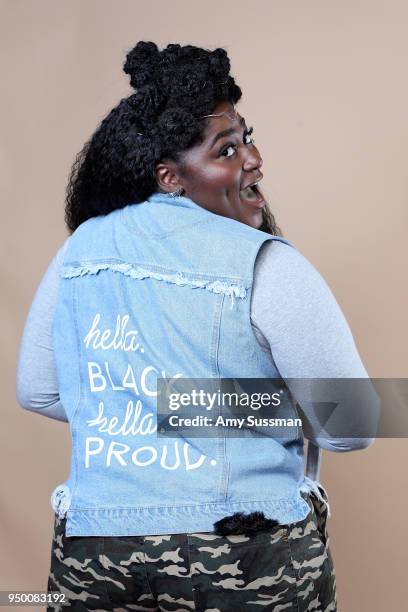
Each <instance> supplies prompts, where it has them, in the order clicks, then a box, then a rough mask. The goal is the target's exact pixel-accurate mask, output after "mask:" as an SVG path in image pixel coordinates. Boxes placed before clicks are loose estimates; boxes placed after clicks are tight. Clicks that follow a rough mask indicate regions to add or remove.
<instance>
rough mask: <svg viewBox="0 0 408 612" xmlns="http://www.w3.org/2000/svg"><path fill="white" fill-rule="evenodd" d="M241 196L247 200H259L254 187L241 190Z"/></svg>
mask: <svg viewBox="0 0 408 612" xmlns="http://www.w3.org/2000/svg"><path fill="white" fill-rule="evenodd" d="M239 194H240V196H241V197H242V198H245V199H246V200H257V199H258V196H257V194H256V193H255V191H254V190H253V189H252V187H246V188H245V189H241V191H240V192H239Z"/></svg>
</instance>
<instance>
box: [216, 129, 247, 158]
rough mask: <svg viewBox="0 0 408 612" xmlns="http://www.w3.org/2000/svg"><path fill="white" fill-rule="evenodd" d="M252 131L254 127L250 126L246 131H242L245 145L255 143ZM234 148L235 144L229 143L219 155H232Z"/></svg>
mask: <svg viewBox="0 0 408 612" xmlns="http://www.w3.org/2000/svg"><path fill="white" fill-rule="evenodd" d="M253 131H254V128H253V127H250V128H249V129H248V130H246V132H244V136H243V142H244V144H245V145H250V144H254V143H255V140H254V139H253V138H252V136H251V134H252V132H253ZM236 150H237V146H236V145H233V144H230V145H228V146H226V147H225V149H223V150H222V151H221V156H222V157H232V156H233V155H234V154H235V152H236Z"/></svg>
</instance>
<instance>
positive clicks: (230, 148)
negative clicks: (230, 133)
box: [221, 145, 235, 157]
mask: <svg viewBox="0 0 408 612" xmlns="http://www.w3.org/2000/svg"><path fill="white" fill-rule="evenodd" d="M228 151H232V153H228ZM234 153H235V145H228V147H225V149H224V150H223V151H222V153H221V155H223V156H224V157H232V156H233V155H234Z"/></svg>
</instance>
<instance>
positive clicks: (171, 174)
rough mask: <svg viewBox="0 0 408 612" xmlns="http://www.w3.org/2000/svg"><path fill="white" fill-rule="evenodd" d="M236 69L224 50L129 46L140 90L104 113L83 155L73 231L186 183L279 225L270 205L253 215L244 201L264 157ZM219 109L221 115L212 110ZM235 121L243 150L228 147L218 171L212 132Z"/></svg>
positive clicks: (192, 191)
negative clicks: (241, 106)
mask: <svg viewBox="0 0 408 612" xmlns="http://www.w3.org/2000/svg"><path fill="white" fill-rule="evenodd" d="M229 70H230V62H229V59H228V56H227V53H226V51H225V50H224V49H215V50H214V51H208V50H206V49H202V48H199V47H193V46H191V45H187V46H184V47H183V46H180V45H176V44H171V45H168V46H167V47H166V48H165V49H163V50H162V51H160V50H159V49H158V48H157V46H156V45H155V44H154V43H152V42H139V43H138V44H137V45H136V46H135V47H134V49H132V50H131V51H130V52H129V53H128V55H127V58H126V62H125V65H124V71H125V72H126V73H127V74H128V75H129V76H130V84H131V86H132V87H133V88H134V89H135V90H136V91H135V93H133V94H132V95H130V96H129V97H128V98H124V99H122V100H121V101H120V102H119V104H118V105H117V106H116V107H115V108H113V109H112V111H111V112H110V113H109V114H108V115H107V116H106V117H105V119H103V121H102V122H101V124H100V125H99V127H98V128H97V130H96V131H95V133H94V134H93V135H92V137H91V138H90V140H89V141H88V142H87V143H86V144H85V146H84V148H83V149H82V151H81V152H80V154H79V155H78V157H77V158H76V160H75V163H74V165H73V168H72V172H71V176H70V180H69V184H68V188H67V203H66V208H65V220H66V223H67V225H68V227H69V229H70V230H71V231H74V230H75V229H76V228H77V227H78V226H79V225H80V224H81V223H82V222H83V221H86V220H87V219H89V218H90V217H94V216H98V215H103V214H107V213H109V212H111V211H113V210H115V209H118V208H123V207H124V206H126V205H127V204H131V203H135V204H136V203H139V202H143V201H144V200H146V198H148V197H149V196H150V195H151V194H152V193H154V192H155V191H174V190H175V189H177V188H178V187H181V188H182V189H183V190H184V194H185V195H186V196H188V197H192V199H195V201H197V203H198V204H200V205H202V206H203V207H205V208H208V209H209V210H213V212H216V213H217V214H222V215H224V216H230V217H232V218H236V219H238V220H240V221H243V222H244V223H248V221H249V223H248V224H249V225H252V226H254V227H259V226H260V221H261V220H262V221H263V226H262V228H261V229H265V230H266V231H275V232H276V231H277V228H276V227H275V226H274V225H273V217H271V216H270V215H268V211H267V210H266V207H264V209H263V212H261V213H259V210H257V211H256V212H252V215H251V214H249V213H248V214H247V215H246V216H245V215H244V216H243V215H242V211H241V213H240V212H239V210H238V208H237V207H238V204H239V202H238V201H237V200H236V197H235V196H236V193H237V191H236V189H237V186H240V187H245V186H247V185H248V184H249V183H253V182H254V181H255V180H256V179H257V178H258V175H259V174H260V170H259V167H260V164H261V163H262V162H261V160H260V157H259V153H258V152H257V150H256V148H255V146H254V145H252V144H247V143H249V141H250V138H249V135H248V134H247V133H246V132H245V133H244V131H245V128H244V127H243V126H242V125H241V123H240V121H239V117H238V118H236V116H235V111H234V105H235V104H236V103H237V102H238V100H239V99H240V98H241V89H240V88H239V87H238V85H236V83H235V81H234V79H233V77H231V76H230V75H229ZM224 110H227V111H228V114H229V115H230V116H231V118H228V116H227V115H225V114H222V113H223V111H224ZM213 114H217V115H219V116H217V117H208V115H213ZM228 128H233V130H234V133H233V134H231V135H230V138H229V139H230V140H231V138H232V139H233V142H231V145H233V144H235V145H236V149H237V151H236V153H234V154H233V153H232V149H231V148H230V149H229V150H228V152H227V153H226V154H225V158H228V159H225V160H224V159H223V160H222V161H223V162H224V164H225V165H224V169H223V171H222V172H220V171H219V172H218V173H217V172H216V171H215V166H214V162H213V160H212V159H210V157H208V156H206V155H205V154H204V151H205V150H206V146H207V145H208V141H209V139H210V138H211V139H212V138H213V137H214V136H215V135H216V133H218V132H220V131H224V130H225V129H228ZM239 138H241V141H240V142H238V141H239ZM242 139H243V140H242ZM222 142H223V143H226V138H222ZM242 143H243V144H244V146H243V147H241V144H242ZM227 144H228V143H227ZM238 145H239V146H238ZM224 148H225V147H224ZM200 154H201V156H200ZM197 155H198V158H197ZM233 156H235V157H234V160H233ZM237 156H238V158H239V160H238V159H237ZM255 158H256V159H255ZM194 159H198V160H199V165H197V164H196V165H195V164H194ZM240 162H242V166H243V167H242V169H241V171H239V170H238V165H239V163H240ZM219 170H221V167H220V169H219ZM175 185H176V186H175ZM217 191H218V195H219V197H220V199H219V200H218V201H217V199H216V198H217ZM233 191H234V192H235V196H234V197H232V195H231V194H232V192H233ZM238 191H239V190H238ZM200 198H201V200H200ZM248 206H249V205H248ZM249 210H250V209H249ZM237 213H239V214H237ZM261 217H262V219H261Z"/></svg>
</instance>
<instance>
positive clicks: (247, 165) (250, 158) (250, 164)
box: [242, 148, 263, 172]
mask: <svg viewBox="0 0 408 612" xmlns="http://www.w3.org/2000/svg"><path fill="white" fill-rule="evenodd" d="M262 164H263V159H262V157H261V155H260V153H259V151H258V149H256V148H252V149H246V151H245V156H244V159H243V163H242V168H243V169H244V170H245V171H247V172H248V171H251V170H257V169H258V168H260V167H261V166H262Z"/></svg>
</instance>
